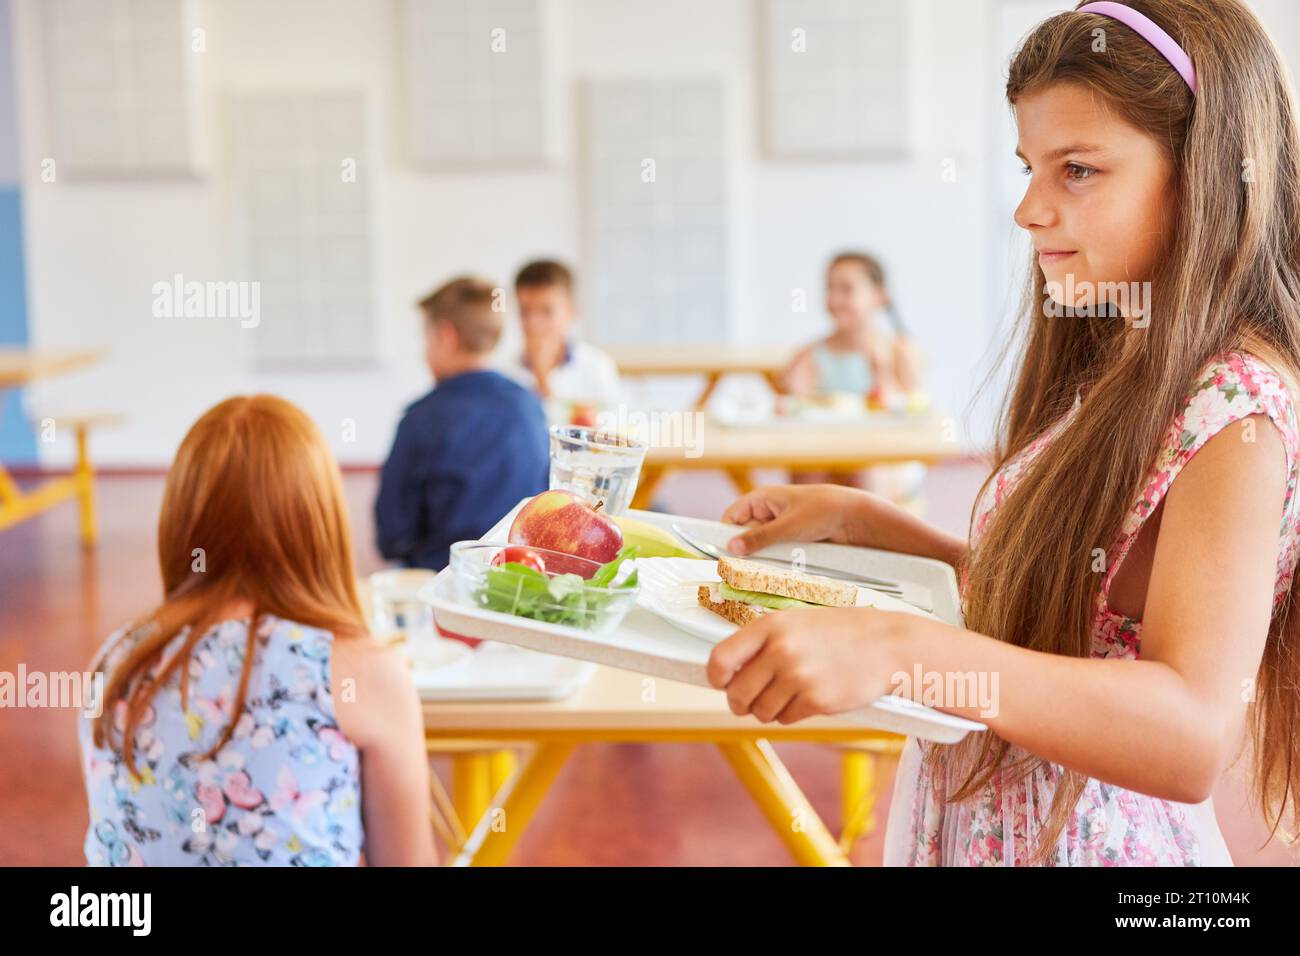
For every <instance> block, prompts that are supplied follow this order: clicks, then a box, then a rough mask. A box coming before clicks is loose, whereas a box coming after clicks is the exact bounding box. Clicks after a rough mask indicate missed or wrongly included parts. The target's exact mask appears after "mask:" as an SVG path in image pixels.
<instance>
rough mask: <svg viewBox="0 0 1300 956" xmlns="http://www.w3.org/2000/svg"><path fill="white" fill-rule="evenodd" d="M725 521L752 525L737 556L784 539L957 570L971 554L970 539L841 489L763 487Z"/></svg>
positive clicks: (737, 544) (738, 541)
mask: <svg viewBox="0 0 1300 956" xmlns="http://www.w3.org/2000/svg"><path fill="white" fill-rule="evenodd" d="M722 520H723V521H725V522H728V523H729V524H735V525H750V526H751V527H749V528H748V529H747V530H745V531H744V532H742V533H740V534H739V535H737V536H736V537H735V538H733V539H732V540H731V541H730V542H729V543H728V545H727V547H728V548H729V549H730V550H731V551H732V552H733V553H735V554H751V553H753V552H754V551H757V550H759V549H760V548H765V547H767V546H768V545H770V544H777V543H780V542H783V541H789V542H796V541H833V542H835V543H837V544H854V545H858V546H859V547H863V548H880V549H882V550H884V551H896V552H898V553H899V554H916V555H920V556H921V557H924V558H934V559H936V560H939V561H943V562H945V563H947V564H951V565H953V566H954V567H955V566H956V564H957V562H958V561H959V560H960V559H961V558H962V557H963V556H964V555H965V554H966V550H967V542H966V539H965V538H959V537H957V536H956V535H953V534H949V533H948V532H946V531H944V530H942V529H940V528H937V527H935V526H934V525H932V524H930V523H929V522H927V521H924V520H922V519H921V518H918V517H917V516H916V515H914V514H913V513H912V512H910V511H908V510H907V509H906V508H901V507H899V506H898V505H896V504H894V503H893V502H892V501H889V500H888V499H886V498H883V497H881V496H880V495H877V494H874V493H872V492H870V491H861V490H859V489H857V488H846V487H844V486H842V485H763V486H762V487H759V488H755V489H754V490H753V491H751V492H748V493H747V494H745V495H742V496H741V497H740V498H737V499H736V500H735V501H734V502H732V503H731V505H730V506H729V507H728V508H727V510H726V511H724V512H723V514H722Z"/></svg>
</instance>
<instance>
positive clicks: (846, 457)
mask: <svg viewBox="0 0 1300 956" xmlns="http://www.w3.org/2000/svg"><path fill="white" fill-rule="evenodd" d="M693 437H694V439H695V442H694V444H695V447H694V449H692V448H682V447H666V446H664V445H652V446H651V447H650V449H649V450H648V451H647V452H646V457H645V463H644V464H643V465H642V468H641V477H640V480H639V481H638V483H637V489H636V494H635V496H634V497H633V499H632V507H633V508H642V509H644V508H648V507H649V506H650V501H651V499H652V497H653V495H654V492H655V489H656V488H657V487H658V485H659V483H660V482H661V481H663V479H664V478H665V477H666V476H667V475H668V473H669V472H671V471H674V470H679V469H695V470H700V469H707V470H721V471H723V472H725V473H726V474H727V475H728V476H729V477H730V478H731V480H732V482H733V483H734V484H735V485H736V487H737V489H738V490H739V491H740V493H741V494H744V493H745V492H747V491H749V490H750V489H752V488H753V487H754V483H753V479H752V477H751V472H752V470H753V469H756V468H783V469H787V470H789V471H792V472H800V471H852V470H856V469H859V468H869V467H871V466H873V465H885V464H894V463H899V462H907V461H919V462H922V463H925V464H934V463H936V462H940V461H943V460H945V459H949V458H953V457H956V456H957V455H958V454H960V448H959V446H958V444H957V439H956V429H955V427H954V426H953V423H952V420H951V419H949V418H944V417H941V416H938V415H926V416H917V417H915V418H914V419H897V418H894V417H892V416H890V415H887V414H885V413H880V415H879V417H877V418H875V420H874V421H873V419H872V416H867V417H865V418H864V420H863V421H862V423H861V424H838V423H837V424H821V423H816V422H810V423H808V424H805V425H794V424H790V423H774V424H770V425H755V426H743V427H742V426H727V425H721V424H718V423H716V422H713V421H711V420H709V419H708V418H705V419H704V422H703V426H702V428H701V430H700V432H699V434H697V435H695V436H693ZM696 451H698V454H695V452H696Z"/></svg>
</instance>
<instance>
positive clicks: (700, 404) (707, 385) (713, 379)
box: [695, 372, 722, 411]
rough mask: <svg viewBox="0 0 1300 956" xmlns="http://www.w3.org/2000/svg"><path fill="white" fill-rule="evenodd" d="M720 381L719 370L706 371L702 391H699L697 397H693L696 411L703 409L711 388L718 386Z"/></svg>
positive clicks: (709, 396) (710, 393) (707, 402)
mask: <svg viewBox="0 0 1300 956" xmlns="http://www.w3.org/2000/svg"><path fill="white" fill-rule="evenodd" d="M720 381H722V373H721V372H708V373H706V374H705V381H704V391H702V392H700V396H699V398H697V399H695V410H696V411H701V410H703V409H704V408H705V407H706V406H707V405H708V404H709V399H710V398H711V397H712V395H713V390H714V389H715V388H717V387H718V382H720Z"/></svg>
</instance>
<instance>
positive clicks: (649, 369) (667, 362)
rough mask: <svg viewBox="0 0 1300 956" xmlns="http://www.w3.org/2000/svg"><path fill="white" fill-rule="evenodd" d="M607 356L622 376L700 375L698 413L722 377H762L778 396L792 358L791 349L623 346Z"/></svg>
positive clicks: (717, 346) (713, 346)
mask: <svg viewBox="0 0 1300 956" xmlns="http://www.w3.org/2000/svg"><path fill="white" fill-rule="evenodd" d="M609 354H610V356H611V357H612V358H613V359H614V363H615V364H616V365H617V366H618V371H619V374H621V375H703V376H704V377H705V385H704V390H703V391H702V392H701V393H700V395H699V397H698V398H697V399H696V400H695V408H697V409H699V408H704V406H705V404H706V403H707V402H708V400H709V396H710V395H712V394H713V390H714V389H715V388H717V386H718V382H719V380H720V379H721V378H722V376H724V375H731V374H736V373H741V372H751V373H754V374H758V375H762V376H763V377H764V378H765V379H767V382H768V384H769V385H771V386H772V388H773V390H774V391H778V392H779V391H780V390H781V389H780V377H781V373H782V372H783V371H785V368H786V366H787V365H788V364H789V363H790V360H791V359H792V358H793V357H794V351H793V350H792V349H787V348H781V347H777V348H773V347H770V346H768V347H760V346H745V345H703V346H702V345H692V346H690V347H689V348H682V347H679V346H667V345H652V346H623V347H619V348H612V349H609Z"/></svg>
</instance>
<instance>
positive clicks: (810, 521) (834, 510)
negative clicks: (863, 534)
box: [722, 485, 866, 554]
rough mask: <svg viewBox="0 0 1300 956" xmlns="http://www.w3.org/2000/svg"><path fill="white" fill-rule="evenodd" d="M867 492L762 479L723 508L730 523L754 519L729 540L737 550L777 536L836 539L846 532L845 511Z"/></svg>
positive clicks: (781, 538) (844, 537)
mask: <svg viewBox="0 0 1300 956" xmlns="http://www.w3.org/2000/svg"><path fill="white" fill-rule="evenodd" d="M865 494H866V492H863V491H859V490H857V489H856V488H846V487H844V486H842V485H763V486H762V487H759V488H755V489H754V490H753V491H751V492H749V493H748V494H746V495H742V496H741V497H739V498H737V499H736V500H735V501H733V502H732V503H731V505H730V506H729V507H728V508H727V510H726V511H724V512H723V513H722V520H723V521H725V522H727V523H728V524H740V525H744V524H754V527H752V528H750V529H748V530H747V531H745V532H743V533H741V534H738V535H736V537H734V538H732V539H731V540H730V541H728V542H727V550H729V551H731V552H732V553H733V554H750V553H751V552H754V551H757V550H759V549H760V548H765V547H767V546H768V545H769V544H772V543H774V542H777V541H834V542H836V543H837V544H859V543H861V542H857V541H850V540H849V537H848V530H847V529H848V524H849V523H848V522H847V521H846V516H847V515H848V514H849V513H850V512H852V511H853V510H855V509H856V508H858V507H860V506H861V498H862V496H863V495H865Z"/></svg>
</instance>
